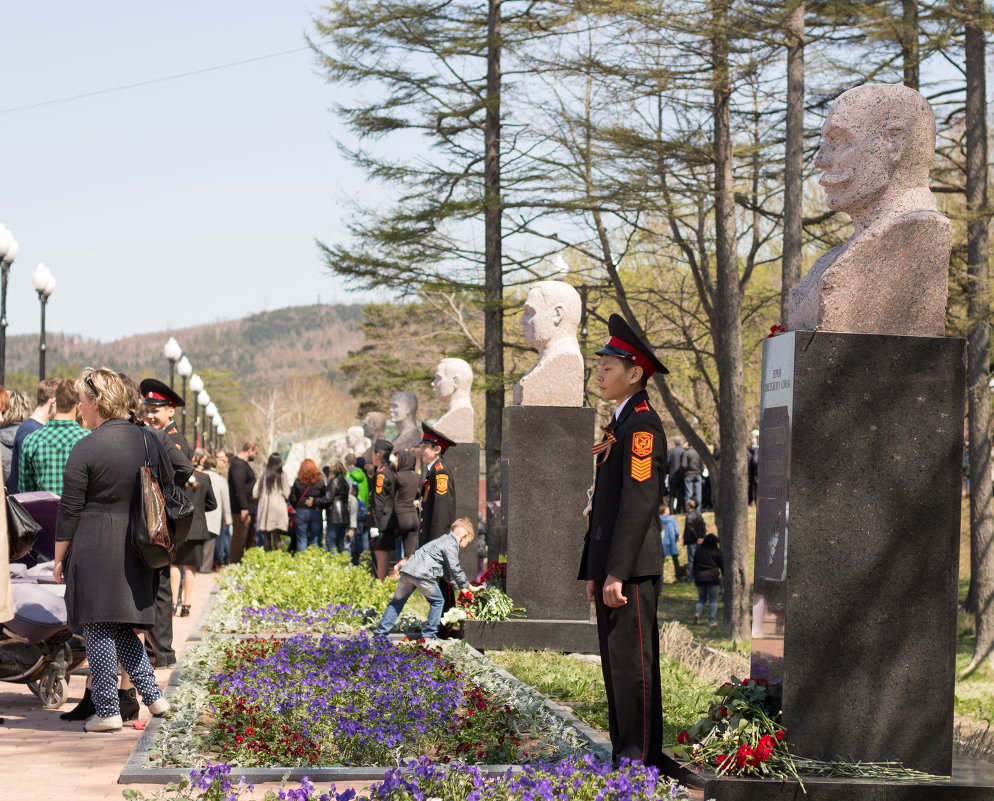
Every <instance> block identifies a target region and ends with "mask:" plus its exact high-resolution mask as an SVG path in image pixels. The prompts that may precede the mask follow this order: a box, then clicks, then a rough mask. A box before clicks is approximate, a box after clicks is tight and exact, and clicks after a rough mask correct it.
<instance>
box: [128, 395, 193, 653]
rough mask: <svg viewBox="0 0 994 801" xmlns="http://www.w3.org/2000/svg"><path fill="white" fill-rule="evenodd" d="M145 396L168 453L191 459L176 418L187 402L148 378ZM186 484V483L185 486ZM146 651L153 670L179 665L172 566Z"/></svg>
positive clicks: (149, 420)
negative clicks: (174, 621) (175, 633)
mask: <svg viewBox="0 0 994 801" xmlns="http://www.w3.org/2000/svg"><path fill="white" fill-rule="evenodd" d="M138 389H139V390H140V391H141V395H142V414H143V415H144V416H145V422H146V424H147V425H148V427H149V428H155V429H159V431H161V432H162V434H160V435H159V436H160V437H161V436H162V435H165V437H166V442H165V443H163V444H165V445H166V448H167V449H168V450H172V449H174V448H175V449H176V450H178V451H179V452H180V453H181V454H183V456H185V457H186V458H187V459H190V458H191V457H192V456H193V450H192V449H191V448H190V444H189V443H188V442H187V441H186V437H184V436H183V435H182V434H181V433H180V432H179V430H178V429H177V428H176V424H175V423H174V422H173V417H174V416H175V415H176V407H177V406H182V405H183V399H182V398H181V397H180V396H179V395H177V394H176V393H175V392H174V391H173V390H172V389H170V387H169V385H168V384H164V383H162V382H161V381H159V380H158V379H156V378H146V379H145V380H144V381H142V382H141V383H140V384H139V385H138ZM185 483H186V482H185V481H184V484H185ZM145 650H146V651H147V652H148V658H149V660H150V661H151V662H152V665H153V667H168V666H169V665H174V664H176V652H175V651H174V650H173V593H172V589H171V587H170V576H169V565H166V566H165V567H162V568H159V589H158V591H157V592H156V596H155V623H154V624H153V626H152V628H150V629H149V630H148V631H146V632H145Z"/></svg>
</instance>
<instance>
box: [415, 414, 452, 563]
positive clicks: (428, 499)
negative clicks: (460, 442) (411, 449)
mask: <svg viewBox="0 0 994 801" xmlns="http://www.w3.org/2000/svg"><path fill="white" fill-rule="evenodd" d="M421 431H422V437H421V441H420V442H419V443H418V445H420V446H421V463H422V464H423V465H424V466H423V467H422V468H421V474H422V475H423V476H424V478H423V479H422V480H421V527H420V528H419V529H418V547H419V548H420V547H421V546H422V545H424V544H426V543H428V542H431V541H432V540H434V539H438V538H439V537H441V536H442V535H443V534H446V533H448V531H449V527H450V526H451V525H452V521H453V520H455V519H456V491H455V488H454V487H453V486H452V476H451V475H450V474H449V471H448V470H446V469H445V466H444V465H443V464H442V454H443V453H445V452H446V451H447V450H448V449H449V448H451V447H452V446H453V445H455V444H456V443H454V442H453V441H452V440H451V439H449V438H448V437H447V436H445V434H443V433H441V432H440V431H436V430H435V429H434V428H432V427H431V426H429V425H428V424H427V423H422V424H421Z"/></svg>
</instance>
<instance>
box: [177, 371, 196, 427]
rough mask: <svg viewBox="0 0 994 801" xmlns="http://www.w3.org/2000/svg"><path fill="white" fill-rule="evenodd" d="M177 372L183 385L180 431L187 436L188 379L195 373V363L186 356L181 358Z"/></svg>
mask: <svg viewBox="0 0 994 801" xmlns="http://www.w3.org/2000/svg"><path fill="white" fill-rule="evenodd" d="M176 372H177V373H179V377H180V384H181V386H182V387H183V391H182V392H181V393H180V396H181V397H182V398H183V405H182V406H181V407H180V408H181V410H182V413H181V415H180V418H181V422H180V432H181V433H182V434H183V436H184V437H185V436H186V379H188V378H189V377H190V375H191V374H192V373H193V365H192V364H190V360H189V359H188V358H186V356H184V357H183V358H182V359H180V360H179V364H177V365H176Z"/></svg>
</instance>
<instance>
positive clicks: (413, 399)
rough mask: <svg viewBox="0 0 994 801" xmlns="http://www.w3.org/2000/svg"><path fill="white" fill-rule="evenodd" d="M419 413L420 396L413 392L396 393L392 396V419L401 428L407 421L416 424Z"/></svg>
mask: <svg viewBox="0 0 994 801" xmlns="http://www.w3.org/2000/svg"><path fill="white" fill-rule="evenodd" d="M417 413H418V396H417V395H415V394H414V393H413V392H395V393H393V395H391V396H390V419H391V420H392V421H393V422H394V423H396V424H397V426H398V427H400V426H401V424H402V423H404V422H405V421H410V422H411V423H412V424H413V423H414V419H415V417H416V416H417Z"/></svg>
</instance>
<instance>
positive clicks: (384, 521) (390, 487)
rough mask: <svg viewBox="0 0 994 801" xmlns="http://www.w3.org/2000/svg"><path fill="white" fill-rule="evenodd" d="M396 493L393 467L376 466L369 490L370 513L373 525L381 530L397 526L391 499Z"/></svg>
mask: <svg viewBox="0 0 994 801" xmlns="http://www.w3.org/2000/svg"><path fill="white" fill-rule="evenodd" d="M396 494H397V474H396V473H395V472H394V471H393V467H391V466H390V465H388V464H381V465H380V466H379V467H377V468H376V478H375V479H374V481H373V486H372V487H371V488H370V490H369V508H370V515H371V516H372V518H373V527H374V528H378V529H379V530H380V531H381V532H383V531H387V530H394V529H396V528H397V516H396V515H395V514H394V511H393V499H394V495H396Z"/></svg>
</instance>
